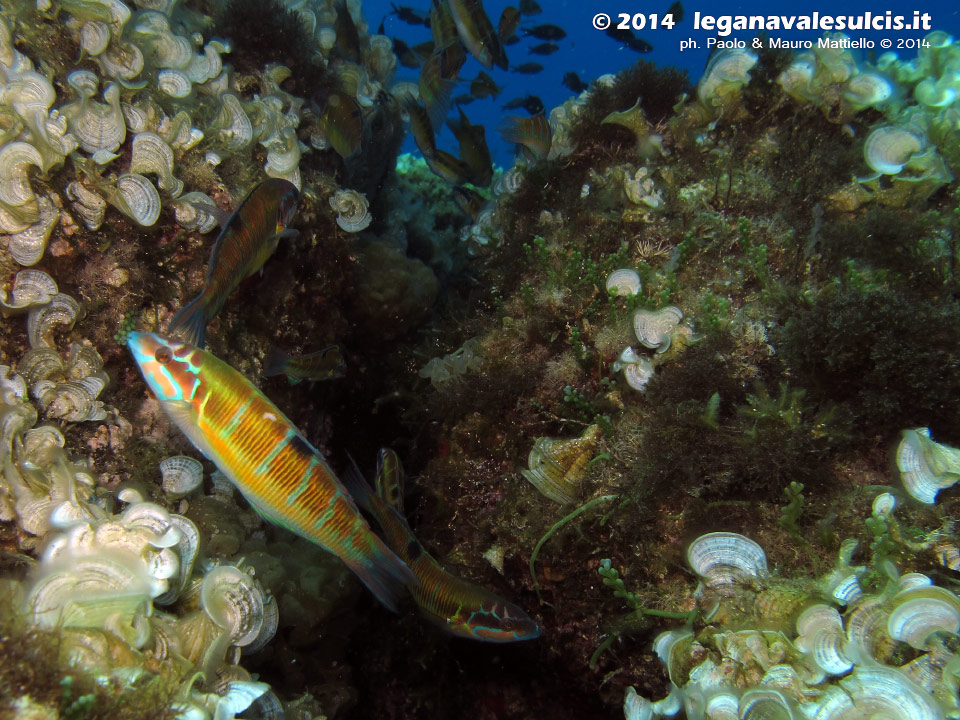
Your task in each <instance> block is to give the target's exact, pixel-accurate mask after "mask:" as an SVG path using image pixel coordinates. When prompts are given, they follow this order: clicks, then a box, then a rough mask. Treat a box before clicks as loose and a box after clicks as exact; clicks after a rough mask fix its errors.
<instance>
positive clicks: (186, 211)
mask: <svg viewBox="0 0 960 720" xmlns="http://www.w3.org/2000/svg"><path fill="white" fill-rule="evenodd" d="M169 204H170V205H171V206H172V207H173V212H174V215H175V216H176V218H177V224H179V225H180V227H182V228H184V229H185V230H196V231H197V232H201V233H208V232H210V231H211V230H213V229H214V228H215V227H216V226H217V217H218V215H217V204H216V203H215V202H214V201H213V200H212V199H211V198H210V197H209V196H207V195H206V194H205V193H202V192H189V193H187V194H186V195H181V196H180V197H178V198H177V199H176V200H174V201H173V202H171V203H169Z"/></svg>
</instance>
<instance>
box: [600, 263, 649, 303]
mask: <svg viewBox="0 0 960 720" xmlns="http://www.w3.org/2000/svg"><path fill="white" fill-rule="evenodd" d="M641 288H642V284H641V283H640V275H639V274H637V271H636V270H633V269H632V268H620V269H619V270H614V271H613V272H612V273H610V274H609V275H608V276H607V292H608V293H612V294H614V295H624V296H626V295H636V294H637V293H639V292H640V289H641Z"/></svg>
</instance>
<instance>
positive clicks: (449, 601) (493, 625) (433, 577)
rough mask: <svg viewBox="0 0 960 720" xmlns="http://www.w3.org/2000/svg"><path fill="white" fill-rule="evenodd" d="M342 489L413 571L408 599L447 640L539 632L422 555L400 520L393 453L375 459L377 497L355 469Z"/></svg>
mask: <svg viewBox="0 0 960 720" xmlns="http://www.w3.org/2000/svg"><path fill="white" fill-rule="evenodd" d="M343 480H344V484H345V485H346V486H347V489H348V491H349V492H350V494H351V495H352V496H353V498H354V500H356V501H357V504H358V505H360V507H362V508H363V509H364V510H366V511H367V512H368V513H370V515H371V516H372V517H373V519H374V520H375V521H376V523H377V524H378V525H379V526H380V529H381V530H383V536H384V542H385V543H386V544H387V546H388V547H391V548H393V550H394V552H396V553H397V555H398V557H400V559H401V560H403V561H404V563H406V565H407V566H408V567H409V568H410V569H411V570H412V571H413V575H414V577H415V580H412V581H410V582H409V583H408V587H409V589H410V594H411V595H412V596H413V599H414V600H415V601H416V603H417V606H418V607H419V608H420V612H421V614H422V615H423V616H424V617H425V618H426V619H427V620H428V621H430V622H431V623H433V624H435V625H437V626H439V627H440V628H442V629H443V630H445V631H446V632H448V633H450V634H451V635H456V636H458V637H462V638H469V639H471V640H480V641H483V642H490V643H509V642H518V641H521V640H532V639H534V638H536V637H538V636H539V635H540V627H539V626H538V625H537V623H536V622H535V621H534V620H533V619H531V618H530V616H529V615H527V614H526V613H525V612H524V611H523V610H522V609H521V608H520V607H518V606H517V605H514V604H513V603H512V602H510V601H508V600H504V599H503V598H502V597H500V596H499V595H495V594H494V593H492V592H490V591H489V590H487V589H486V588H484V587H481V586H480V585H474V584H473V583H469V582H467V581H466V580H461V579H460V578H458V577H457V576H456V575H453V574H451V573H449V572H447V571H446V570H444V569H443V566H442V565H440V563H438V562H437V561H436V560H435V559H434V558H433V557H431V556H430V554H429V553H428V552H427V551H426V550H425V549H424V547H423V545H421V544H420V541H419V540H417V537H416V535H414V534H413V531H412V530H411V529H410V525H408V524H407V521H406V519H405V518H404V517H403V514H402V502H403V501H402V498H403V467H402V466H401V464H400V460H399V459H398V458H397V455H396V453H395V452H393V451H392V450H389V449H387V448H384V449H383V450H381V451H380V454H379V456H378V458H377V494H375V493H374V492H373V491H372V490H371V489H370V486H369V485H368V484H367V482H366V480H364V478H363V476H362V475H361V473H360V471H359V470H358V469H357V466H356V465H355V464H354V465H352V467H351V468H350V469H349V470H348V471H347V472H346V473H344V476H343Z"/></svg>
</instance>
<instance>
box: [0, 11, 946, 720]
mask: <svg viewBox="0 0 960 720" xmlns="http://www.w3.org/2000/svg"><path fill="white" fill-rule="evenodd" d="M247 4H250V3H242V2H227V3H222V4H221V3H191V2H185V3H164V2H146V0H144V1H143V2H132V3H124V2H120V1H119V0H69V1H68V0H61V2H59V3H43V2H39V3H33V2H29V3H28V2H13V3H7V4H5V6H4V10H5V13H4V15H3V17H2V18H0V81H2V87H0V231H2V233H3V234H2V235H0V245H2V250H0V286H2V289H3V291H2V294H0V313H2V314H3V316H4V321H3V324H2V325H0V363H2V365H0V399H2V406H0V430H2V435H3V450H2V452H3V455H2V457H0V461H2V471H3V472H2V479H0V521H2V522H0V560H2V562H0V618H2V626H0V650H2V653H3V660H0V690H2V692H0V715H3V714H11V715H12V716H14V717H65V718H73V719H79V718H91V719H92V718H100V717H111V718H125V717H130V718H153V717H158V718H160V717H189V718H202V717H213V718H229V717H233V716H234V715H235V714H238V713H241V712H245V714H244V715H243V716H244V717H260V718H278V717H287V718H290V719H291V720H300V719H301V718H302V719H307V718H316V717H329V718H351V717H356V718H362V717H377V718H418V717H462V716H467V715H470V716H472V717H479V718H502V717H511V718H527V717H529V718H533V717H543V716H552V717H620V716H622V714H623V712H624V708H625V710H626V713H627V717H629V718H631V719H632V718H638V717H644V718H648V717H652V716H654V715H674V714H676V713H677V712H680V711H681V709H682V711H683V712H685V713H686V715H687V717H688V718H691V720H696V719H697V718H701V717H704V716H706V717H709V718H711V720H746V719H747V718H748V717H749V718H751V719H752V718H755V717H757V714H758V713H763V714H764V716H765V717H768V716H774V717H776V718H778V719H780V718H783V720H788V719H789V718H795V717H799V716H801V715H804V716H810V715H811V714H813V713H814V710H812V709H811V708H814V707H817V708H818V709H817V710H816V713H818V714H817V716H818V717H827V715H829V714H830V713H833V714H836V715H842V716H843V720H850V719H852V718H854V717H860V716H861V715H862V714H863V713H866V714H867V715H871V714H875V713H877V712H883V713H884V714H888V715H890V716H891V717H894V716H896V717H907V715H906V712H905V711H906V710H908V709H916V710H917V711H918V714H919V715H920V716H921V717H922V718H923V720H926V719H927V718H929V719H930V720H935V719H936V718H941V717H946V716H952V715H953V714H955V713H956V708H957V691H956V683H955V678H954V674H955V667H956V656H955V652H956V638H957V631H958V625H960V621H958V618H960V611H958V608H960V601H958V600H957V597H956V595H955V594H954V593H953V590H954V589H955V585H956V583H957V580H958V576H957V572H958V571H960V561H958V551H957V546H958V542H957V538H956V533H955V528H954V519H955V516H956V512H957V497H958V496H957V493H956V489H955V487H956V486H955V483H956V481H957V479H958V478H960V459H958V451H957V450H956V449H955V448H956V447H960V414H958V412H960V411H958V408H960V405H958V403H957V401H956V399H957V397H958V395H960V369H958V363H957V348H958V347H960V309H958V307H957V300H956V298H957V297H958V293H960V275H958V272H957V268H958V266H960V265H958V263H960V190H958V187H957V181H956V177H957V174H958V173H960V155H958V151H957V148H958V147H960V138H958V136H957V128H958V124H957V117H958V115H957V113H958V112H960V87H957V86H956V77H957V66H958V62H960V43H957V42H956V41H954V40H953V39H952V38H950V37H948V36H946V35H945V34H944V33H939V32H934V33H931V35H929V36H928V37H927V39H926V45H925V47H924V48H923V49H922V50H921V52H920V54H919V56H918V57H917V58H916V59H914V60H911V61H909V62H906V61H903V60H901V59H898V58H896V57H895V56H892V55H889V54H888V55H884V56H881V57H879V58H876V59H875V61H874V62H872V63H868V62H867V61H865V60H863V59H861V58H858V57H856V56H854V55H853V54H851V53H850V51H848V50H843V49H831V48H824V49H817V50H816V51H811V52H807V53H800V54H796V55H792V54H789V53H785V52H784V53H779V52H772V51H763V52H760V53H759V54H755V53H752V52H749V51H741V50H735V51H720V52H717V53H715V54H714V55H713V56H712V58H711V62H710V64H709V66H708V67H707V69H706V71H705V73H704V76H703V77H702V78H701V79H699V81H698V83H697V85H696V87H693V86H691V85H690V83H689V81H688V80H687V78H686V77H685V76H684V75H683V74H682V73H679V72H677V71H674V70H672V69H668V68H658V67H656V66H655V65H653V64H652V63H647V62H640V63H638V64H637V65H636V66H635V67H633V68H631V69H629V70H626V71H624V72H622V73H620V74H618V75H615V76H613V75H610V76H604V77H601V78H598V79H596V80H595V81H594V82H593V83H591V85H590V88H589V89H588V90H586V91H584V92H583V93H581V94H580V95H578V96H576V97H573V98H571V99H570V100H568V101H567V102H566V103H564V104H563V105H562V106H560V107H557V108H554V109H553V110H552V111H551V112H549V113H548V116H549V133H547V134H541V136H540V138H539V139H540V141H543V140H544V138H545V137H546V136H547V135H548V136H549V137H548V140H549V144H548V146H547V147H545V148H541V149H543V150H544V152H542V153H539V155H538V153H532V152H524V153H523V154H522V156H520V157H518V159H517V162H516V164H515V166H514V167H512V168H508V169H505V170H503V171H498V172H497V174H496V175H495V176H494V180H493V182H492V187H491V190H490V191H489V192H486V191H482V192H478V193H477V195H476V196H475V197H471V198H470V200H469V202H468V203H467V207H466V211H464V210H465V209H464V205H463V204H461V203H460V200H463V197H461V198H460V200H458V199H457V198H456V196H455V195H454V194H453V192H452V189H451V188H450V187H449V185H448V184H446V183H445V182H443V181H441V180H440V179H438V178H437V177H436V176H434V175H433V174H432V173H431V172H430V171H429V170H428V166H427V163H425V162H423V161H420V160H418V159H414V158H411V157H409V156H404V157H400V158H399V160H398V152H399V148H400V144H401V142H402V139H403V135H404V132H405V131H404V122H405V117H404V116H405V112H404V111H403V110H402V108H403V102H404V100H403V98H404V97H405V96H408V95H409V94H410V93H412V92H414V89H411V87H410V85H411V84H410V83H402V84H398V85H400V86H401V87H399V88H398V87H397V86H395V85H393V82H394V78H393V76H394V73H395V70H396V66H397V58H396V57H395V56H394V54H393V50H392V48H391V45H390V43H389V39H388V38H385V37H384V36H382V35H378V34H374V33H371V32H370V30H369V27H368V24H367V20H366V19H365V18H364V17H363V12H362V8H361V7H360V4H359V3H355V2H347V3H342V2H336V3H334V2H327V1H326V0H317V1H315V2H283V3H281V2H279V0H278V1H276V2H271V3H264V5H269V6H270V7H271V8H273V11H274V12H273V14H272V15H270V14H267V15H266V16H265V17H266V19H264V20H263V22H264V23H267V22H268V21H269V22H270V23H272V24H271V25H270V27H269V28H268V29H265V30H264V32H263V34H262V37H253V36H250V35H249V33H245V32H244V31H243V30H242V28H238V27H237V26H236V25H235V24H231V23H230V22H229V21H228V18H229V17H230V12H231V9H233V10H234V11H235V12H238V13H239V12H241V11H243V12H254V11H255V8H247V9H246V10H244V9H243V8H244V6H245V5H247ZM253 5H256V3H253ZM291 34H293V36H295V37H296V38H297V39H298V42H297V44H296V48H297V49H296V50H293V49H291V48H292V47H293V46H292V45H291V46H290V47H281V48H277V47H276V43H275V42H274V41H273V40H271V38H287V39H289V38H290V37H291ZM271 42H274V45H271V44H270V43H271ZM277 42H285V41H277ZM354 122H355V124H351V123H354ZM544 124H546V120H544ZM540 129H541V130H543V132H544V133H546V130H544V128H540ZM268 176H269V177H282V178H286V179H288V180H290V181H291V182H293V183H294V184H295V185H297V187H298V188H300V189H301V198H302V199H301V204H300V207H299V212H298V215H297V219H296V220H295V222H294V226H295V227H296V229H297V230H299V237H297V238H296V239H287V240H284V241H282V242H281V244H280V246H279V248H278V250H277V252H276V255H275V256H274V257H273V258H271V260H270V261H269V262H267V263H266V265H265V266H264V271H263V274H262V276H261V277H259V278H251V279H250V280H248V281H246V282H245V283H244V284H243V285H241V287H240V289H239V291H238V292H237V293H235V294H234V296H232V297H231V298H230V300H229V302H228V303H227V304H226V306H225V308H224V311H223V312H222V314H221V315H220V316H219V317H218V318H217V319H216V320H215V321H214V322H212V323H211V325H210V328H209V332H208V337H209V344H210V349H211V350H212V351H213V352H214V353H215V354H217V355H218V356H219V357H222V358H223V359H224V360H226V361H227V362H228V363H230V364H231V365H232V366H233V367H235V368H237V369H238V370H239V371H240V372H242V373H243V374H244V375H246V376H247V377H248V378H250V379H251V380H253V381H254V382H255V383H256V384H257V385H258V386H259V387H260V388H261V389H262V390H263V392H264V393H265V394H266V395H268V396H269V397H270V398H271V399H272V400H273V401H274V402H275V403H276V404H277V406H278V407H280V408H281V409H282V410H283V412H284V413H285V414H287V415H288V417H289V418H290V419H291V421H292V422H293V423H294V424H295V425H296V426H297V427H298V428H299V429H300V430H301V431H302V432H303V434H304V436H305V437H307V438H309V440H310V442H311V443H313V444H314V445H315V446H316V447H317V448H318V449H319V450H321V451H322V452H324V454H326V455H327V456H328V457H330V458H331V460H332V462H333V464H334V466H335V467H338V468H339V467H344V466H346V465H347V464H348V462H349V460H348V454H349V455H350V456H352V457H354V458H356V459H357V461H358V462H359V464H360V466H361V468H363V469H366V468H367V466H368V465H370V464H371V462H372V459H373V458H374V457H375V455H376V450H377V448H379V447H382V446H390V447H393V448H394V449H396V451H397V452H398V454H399V456H400V457H401V458H402V459H403V463H404V465H405V466H406V467H407V469H408V471H409V473H410V476H411V479H410V481H409V482H408V488H407V494H408V497H407V499H406V503H405V505H406V507H407V508H408V511H409V521H410V526H411V528H412V529H413V531H414V533H415V534H416V536H417V538H418V539H419V540H420V542H421V543H422V544H423V546H424V547H425V548H427V549H428V550H429V552H430V554H431V555H433V556H435V557H436V558H437V559H438V560H439V561H440V562H441V563H442V564H443V565H444V566H446V567H448V568H450V569H452V570H455V571H456V573H457V574H458V575H459V576H461V577H463V578H464V579H467V580H469V581H471V582H474V583H478V584H481V585H484V586H485V587H488V588H490V589H491V590H493V591H495V592H496V593H497V594H498V595H502V596H503V597H505V598H508V599H509V600H510V601H511V602H513V603H516V604H517V605H519V606H521V607H522V608H524V609H525V610H526V611H527V612H528V613H529V614H530V615H531V616H532V617H534V618H535V619H536V621H537V622H538V623H539V625H540V627H541V630H542V632H541V637H540V638H539V639H538V640H536V641H531V642H528V643H524V644H519V645H515V646H513V645H511V646H496V647H493V646H490V645H484V644H481V643H476V642H469V641H466V640H460V639H451V638H448V637H447V636H445V635H443V634H442V633H441V632H439V631H436V632H434V631H433V630H429V631H427V630H425V629H424V628H425V626H424V625H423V624H422V623H421V622H420V621H419V620H418V618H417V617H416V615H415V614H414V613H412V612H410V611H409V610H410V608H403V611H402V612H401V614H400V615H399V616H394V615H392V614H390V613H388V612H387V611H385V610H383V609H380V608H378V607H375V604H374V602H373V601H372V600H371V599H370V598H369V597H368V596H366V595H365V594H364V593H363V592H362V590H361V589H360V586H359V585H358V584H357V583H356V582H355V580H354V579H353V578H352V576H351V575H350V574H349V573H348V572H347V571H346V570H345V569H344V567H343V566H342V565H341V564H340V563H339V562H338V561H337V560H336V558H333V557H332V556H330V555H328V554H326V553H324V552H322V551H321V550H319V549H317V548H316V547H314V546H312V545H310V544H308V543H306V542H305V541H303V540H300V539H297V538H296V537H295V536H293V535H291V534H289V533H287V532H286V531H284V530H282V529H280V528H276V527H274V526H271V525H268V524H266V523H265V522H264V521H263V520H262V519H261V518H260V517H259V516H258V515H257V514H256V513H255V512H254V511H253V510H252V509H251V508H250V506H248V505H247V504H246V502H245V501H244V500H243V499H242V498H241V497H240V496H239V495H238V494H236V493H235V492H234V490H233V487H232V486H231V485H230V484H229V483H228V482H226V481H225V480H224V479H223V478H222V477H219V475H218V473H214V472H211V470H212V467H211V466H210V465H209V464H207V463H205V462H202V461H201V458H200V456H199V454H198V453H197V452H196V451H195V450H194V449H193V448H192V447H191V445H190V444H189V442H188V441H187V439H186V438H184V437H183V436H181V435H180V434H179V433H178V432H177V431H176V430H175V429H172V427H171V425H170V423H169V421H168V420H167V418H166V417H165V416H164V415H163V414H162V412H161V411H160V407H159V405H158V404H157V401H156V400H155V399H154V398H152V397H151V396H150V395H149V393H148V392H147V390H146V388H145V387H144V385H143V383H142V381H141V379H140V377H139V375H138V373H137V371H136V368H135V366H134V364H133V362H132V361H131V360H130V358H129V357H128V356H127V353H126V350H125V349H124V348H123V341H124V338H125V335H126V334H127V333H129V332H130V331H132V330H134V329H138V330H151V331H153V330H157V331H162V329H163V328H164V327H165V326H166V324H167V322H168V321H169V319H170V317H171V316H172V315H173V313H174V312H175V311H176V310H177V309H178V308H180V307H181V306H182V305H183V303H184V301H185V300H187V299H189V298H191V297H193V296H194V295H195V294H196V292H197V289H198V288H199V287H200V285H201V284H202V268H203V266H204V263H205V261H206V258H207V257H208V255H209V251H210V244H211V242H212V240H213V236H214V235H215V233H214V229H215V228H216V227H217V225H218V224H219V223H220V222H222V219H223V215H224V213H225V212H226V211H229V210H230V209H233V208H235V207H236V205H237V204H238V203H239V201H240V200H241V199H242V198H243V197H244V196H245V195H246V193H247V192H248V191H249V190H250V188H251V187H253V186H254V185H255V184H256V183H257V182H259V181H261V180H262V179H263V178H264V177H268ZM333 344H337V345H339V347H340V348H341V350H342V353H343V359H344V361H345V365H346V369H345V372H344V376H343V377H338V378H336V379H331V380H330V381H327V382H323V383H301V384H299V385H296V386H294V385H291V384H290V383H288V382H287V381H286V380H285V379H284V378H283V377H271V378H263V377H261V376H260V372H261V370H262V367H263V359H264V357H265V355H266V353H267V351H268V348H270V347H271V346H277V345H279V346H280V347H283V348H284V349H286V350H289V351H290V352H295V353H308V352H310V351H312V350H316V349H318V348H321V347H327V346H330V345H333ZM734 531H735V532H736V533H737V535H733V534H732V533H733V532H734ZM747 538H750V540H747ZM711 543H713V544H711ZM763 549H766V552H764V550H763ZM730 552H732V553H734V555H732V556H728V555H725V553H730ZM767 553H769V558H768V556H767ZM838 558H839V559H838ZM688 561H689V566H690V567H691V568H692V570H693V573H694V574H695V575H696V576H697V578H698V579H699V581H700V587H699V589H695V588H694V583H693V582H692V580H693V578H692V576H691V575H690V573H689V572H688V570H687V567H688ZM771 567H772V568H776V572H772V571H770V570H769V568H771ZM918 606H919V607H921V610H919V611H916V608H917V607H918ZM915 611H916V612H915ZM867 624H869V628H872V629H875V630H876V632H874V633H872V634H871V633H868V632H867V629H865V627H866V625H867ZM661 661H662V662H661ZM875 686H878V687H881V688H883V689H882V690H881V691H880V693H881V695H883V694H884V693H886V694H887V695H889V694H890V693H892V692H893V691H894V690H895V691H896V692H899V693H901V694H902V695H903V696H904V697H906V698H907V699H908V702H904V703H899V704H896V705H891V704H890V703H887V704H884V703H883V702H881V701H879V700H875V699H872V698H874V696H873V695H871V694H870V693H872V692H874V690H872V689H871V688H872V687H875ZM452 688H456V691H455V692H454V691H453V690H452ZM624 698H626V702H625V701H624ZM643 698H649V699H650V700H644V699H643ZM818 703H819V704H818ZM864 708H866V710H865V709H864ZM909 717H910V718H911V720H917V717H916V715H909Z"/></svg>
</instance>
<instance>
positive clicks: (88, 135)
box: [62, 70, 127, 154]
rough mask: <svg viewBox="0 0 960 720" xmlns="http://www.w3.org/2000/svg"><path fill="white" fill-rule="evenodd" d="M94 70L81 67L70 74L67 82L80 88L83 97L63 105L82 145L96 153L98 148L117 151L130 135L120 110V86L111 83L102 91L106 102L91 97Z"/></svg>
mask: <svg viewBox="0 0 960 720" xmlns="http://www.w3.org/2000/svg"><path fill="white" fill-rule="evenodd" d="M91 75H93V73H90V72H87V71H82V70H78V71H75V72H73V73H71V74H70V77H69V80H68V82H70V84H71V86H72V87H73V88H74V89H75V90H77V93H78V94H79V95H80V99H79V100H77V101H76V102H74V103H71V104H69V105H65V106H64V107H63V108H62V112H63V114H64V116H65V117H66V118H67V124H68V127H69V128H70V131H71V132H72V133H73V134H74V135H75V136H76V138H77V141H78V142H79V143H80V148H81V149H82V150H83V151H84V152H87V153H90V154H93V153H96V152H98V151H106V152H111V153H112V152H114V151H115V150H116V149H117V148H119V147H120V145H121V143H123V141H124V138H125V137H126V134H127V127H126V125H125V124H124V119H123V111H122V110H121V109H120V86H119V85H117V84H116V83H110V84H109V85H107V87H106V89H104V91H103V99H104V100H105V101H106V103H99V102H96V101H95V100H93V99H92V97H93V93H91V92H90V91H91V90H93V91H94V92H96V86H95V85H94V84H93V82H95V80H96V78H95V77H94V79H93V81H91V79H90V76H91Z"/></svg>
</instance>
